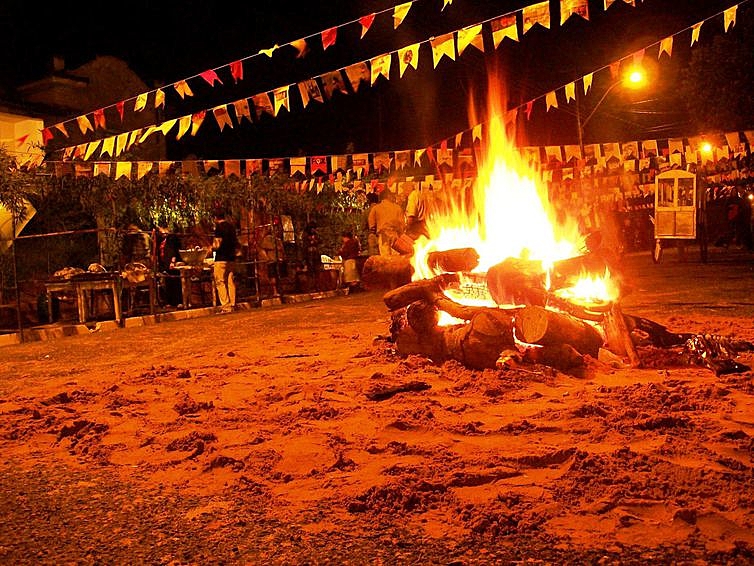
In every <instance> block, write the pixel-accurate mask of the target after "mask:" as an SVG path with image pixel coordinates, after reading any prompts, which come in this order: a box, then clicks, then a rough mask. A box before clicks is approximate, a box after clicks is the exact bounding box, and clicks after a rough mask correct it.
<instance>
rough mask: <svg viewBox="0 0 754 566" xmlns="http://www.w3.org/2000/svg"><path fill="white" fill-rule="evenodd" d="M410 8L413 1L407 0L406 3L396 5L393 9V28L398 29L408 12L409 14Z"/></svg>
mask: <svg viewBox="0 0 754 566" xmlns="http://www.w3.org/2000/svg"><path fill="white" fill-rule="evenodd" d="M410 9H411V2H406V3H405V4H401V5H400V6H396V7H395V9H394V10H393V29H396V28H397V27H398V26H399V25H401V24H402V23H403V19H404V18H405V17H406V14H408V11H409V10H410Z"/></svg>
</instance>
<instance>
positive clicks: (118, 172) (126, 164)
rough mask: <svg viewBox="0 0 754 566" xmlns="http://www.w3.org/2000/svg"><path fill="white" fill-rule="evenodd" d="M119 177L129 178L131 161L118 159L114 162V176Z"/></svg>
mask: <svg viewBox="0 0 754 566" xmlns="http://www.w3.org/2000/svg"><path fill="white" fill-rule="evenodd" d="M121 177H128V178H129V179H130V178H131V162H130V161H118V162H117V163H116V164H115V178H116V179H120V178H121Z"/></svg>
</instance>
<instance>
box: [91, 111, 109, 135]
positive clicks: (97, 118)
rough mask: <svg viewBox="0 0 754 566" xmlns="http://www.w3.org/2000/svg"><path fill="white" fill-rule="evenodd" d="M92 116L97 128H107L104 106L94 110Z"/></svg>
mask: <svg viewBox="0 0 754 566" xmlns="http://www.w3.org/2000/svg"><path fill="white" fill-rule="evenodd" d="M92 116H93V117H94V127H95V128H102V129H103V130H104V129H106V128H107V125H106V124H105V109H104V108H100V109H98V110H95V111H94V112H92Z"/></svg>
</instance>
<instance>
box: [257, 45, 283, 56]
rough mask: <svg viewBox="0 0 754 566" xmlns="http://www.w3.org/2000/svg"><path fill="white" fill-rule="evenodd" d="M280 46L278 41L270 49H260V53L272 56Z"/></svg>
mask: <svg viewBox="0 0 754 566" xmlns="http://www.w3.org/2000/svg"><path fill="white" fill-rule="evenodd" d="M279 47H280V46H279V45H278V44H277V43H276V44H275V45H273V46H272V47H270V48H268V49H260V50H259V54H260V55H267V57H269V58H272V54H273V53H275V50H277V49H278V48H279Z"/></svg>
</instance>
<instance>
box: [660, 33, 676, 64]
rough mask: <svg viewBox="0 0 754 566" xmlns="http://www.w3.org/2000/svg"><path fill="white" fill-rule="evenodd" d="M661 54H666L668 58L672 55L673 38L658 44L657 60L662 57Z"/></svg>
mask: <svg viewBox="0 0 754 566" xmlns="http://www.w3.org/2000/svg"><path fill="white" fill-rule="evenodd" d="M663 53H667V54H668V57H670V56H671V55H672V54H673V36H672V35H671V36H670V37H666V38H665V39H663V40H662V41H661V42H660V52H659V53H658V54H657V58H658V59H659V58H660V57H662V54H663Z"/></svg>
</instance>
